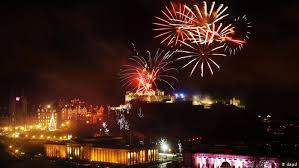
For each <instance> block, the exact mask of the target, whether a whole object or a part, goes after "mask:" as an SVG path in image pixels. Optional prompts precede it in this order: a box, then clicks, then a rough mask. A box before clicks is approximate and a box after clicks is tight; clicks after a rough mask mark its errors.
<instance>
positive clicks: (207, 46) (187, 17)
mask: <svg viewBox="0 0 299 168" xmlns="http://www.w3.org/2000/svg"><path fill="white" fill-rule="evenodd" d="M170 6H171V8H170V7H167V6H166V7H165V8H166V10H165V11H162V13H163V16H165V18H166V19H162V18H158V17H156V18H157V19H158V20H160V21H161V23H160V22H159V23H154V24H155V25H157V26H160V28H158V29H156V30H158V31H161V34H159V35H158V36H159V37H160V36H163V37H165V38H164V39H163V41H162V42H161V43H164V41H166V40H168V41H169V42H168V44H175V45H176V44H180V45H179V47H180V48H182V47H186V48H187V49H186V50H185V49H178V50H177V51H176V52H177V53H181V56H179V57H178V58H177V60H188V62H187V63H186V64H185V65H184V66H183V68H186V67H188V66H192V67H193V68H192V70H191V72H190V77H191V76H192V74H193V73H194V71H195V70H196V69H197V68H198V67H200V70H201V77H203V76H204V74H205V71H206V70H208V72H210V75H213V74H214V69H215V68H216V69H217V70H220V66H219V65H218V63H216V61H215V60H214V59H215V58H216V57H218V56H226V54H225V53H226V52H225V51H229V54H230V55H232V54H235V53H236V51H237V50H239V49H242V48H243V46H244V45H245V44H246V42H247V40H248V38H249V35H250V31H248V28H250V27H251V23H250V22H248V20H247V16H246V15H244V16H242V17H238V18H236V19H235V20H234V23H229V22H227V21H224V19H226V18H228V16H229V14H228V13H226V12H227V9H228V7H227V6H225V5H223V4H220V5H216V3H215V2H211V4H208V3H207V2H206V1H203V3H202V4H194V5H193V6H191V7H189V6H188V5H182V4H178V5H174V4H173V3H171V5H170ZM244 23H245V24H244ZM242 25H245V28H244V26H243V27H241V26H242ZM178 28H179V30H182V31H176V30H177V29H178ZM244 30H245V31H244ZM162 31H163V32H162ZM178 32H179V33H181V34H179V33H178ZM182 33H183V35H184V36H183V35H182ZM242 36H243V37H242Z"/></svg>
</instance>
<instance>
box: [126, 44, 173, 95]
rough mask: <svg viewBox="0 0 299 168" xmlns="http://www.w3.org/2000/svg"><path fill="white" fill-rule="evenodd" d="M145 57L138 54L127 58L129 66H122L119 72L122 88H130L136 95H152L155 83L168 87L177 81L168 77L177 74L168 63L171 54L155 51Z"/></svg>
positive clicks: (169, 52) (169, 62)
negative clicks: (153, 53) (173, 73)
mask: <svg viewBox="0 0 299 168" xmlns="http://www.w3.org/2000/svg"><path fill="white" fill-rule="evenodd" d="M146 53H147V54H146V56H139V55H138V53H137V54H134V55H133V56H132V57H130V58H129V61H130V64H127V65H123V66H122V69H121V71H120V78H121V82H123V87H131V88H133V90H134V91H135V93H137V94H145V95H146V94H152V93H153V92H155V90H156V89H157V82H162V83H165V84H167V85H168V86H170V87H171V88H172V89H174V88H173V86H172V85H171V82H170V81H173V80H175V81H177V78H176V77H174V76H173V75H170V74H171V73H172V72H177V69H176V68H172V67H170V65H171V63H172V61H168V60H169V58H170V57H171V55H172V54H173V52H171V51H168V52H164V51H163V50H159V49H158V50H157V51H156V53H155V55H154V56H152V55H151V53H150V52H149V51H147V52H146Z"/></svg>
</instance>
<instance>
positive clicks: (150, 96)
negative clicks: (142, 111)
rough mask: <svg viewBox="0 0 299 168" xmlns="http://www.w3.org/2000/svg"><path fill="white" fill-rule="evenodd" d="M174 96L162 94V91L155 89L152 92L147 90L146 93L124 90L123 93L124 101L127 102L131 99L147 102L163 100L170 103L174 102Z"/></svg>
mask: <svg viewBox="0 0 299 168" xmlns="http://www.w3.org/2000/svg"><path fill="white" fill-rule="evenodd" d="M174 100H175V97H174V96H171V95H164V92H163V91H160V90H156V91H152V92H148V93H146V94H144V93H142V92H136V93H134V92H129V91H127V92H126V95H125V103H126V104H127V103H129V102H131V101H137V102H147V103H155V102H165V103H172V102H174Z"/></svg>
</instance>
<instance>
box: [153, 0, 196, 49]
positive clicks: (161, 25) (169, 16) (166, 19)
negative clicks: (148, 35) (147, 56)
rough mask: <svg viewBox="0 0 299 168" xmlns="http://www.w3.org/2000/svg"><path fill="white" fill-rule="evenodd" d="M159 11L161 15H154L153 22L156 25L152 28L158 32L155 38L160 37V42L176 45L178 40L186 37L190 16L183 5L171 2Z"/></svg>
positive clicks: (190, 21)
mask: <svg viewBox="0 0 299 168" xmlns="http://www.w3.org/2000/svg"><path fill="white" fill-rule="evenodd" d="M161 13H162V17H155V19H156V21H155V22H154V23H153V24H154V25H155V26H156V27H157V28H154V29H153V30H155V31H156V32H157V33H158V35H156V36H155V38H161V39H162V41H161V44H162V43H166V44H167V45H173V46H176V45H178V44H179V41H185V40H186V39H188V36H189V34H190V32H189V28H188V27H189V26H190V25H191V24H192V19H191V18H192V16H191V11H188V10H187V9H186V8H185V5H183V4H180V3H173V2H171V3H170V6H165V10H162V11H161Z"/></svg>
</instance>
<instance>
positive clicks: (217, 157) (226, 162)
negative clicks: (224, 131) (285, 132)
mask: <svg viewBox="0 0 299 168" xmlns="http://www.w3.org/2000/svg"><path fill="white" fill-rule="evenodd" d="M184 162H185V164H186V165H189V166H192V167H195V168H221V167H232V168H254V167H264V168H279V166H280V162H279V160H278V159H277V158H268V157H256V156H245V155H230V154H212V153H193V154H190V153H189V154H185V155H184Z"/></svg>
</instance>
